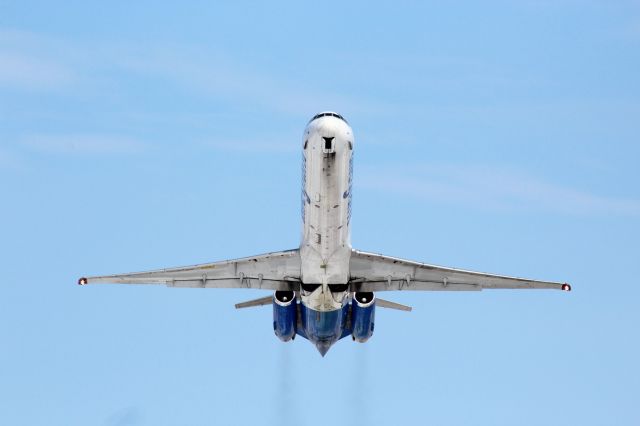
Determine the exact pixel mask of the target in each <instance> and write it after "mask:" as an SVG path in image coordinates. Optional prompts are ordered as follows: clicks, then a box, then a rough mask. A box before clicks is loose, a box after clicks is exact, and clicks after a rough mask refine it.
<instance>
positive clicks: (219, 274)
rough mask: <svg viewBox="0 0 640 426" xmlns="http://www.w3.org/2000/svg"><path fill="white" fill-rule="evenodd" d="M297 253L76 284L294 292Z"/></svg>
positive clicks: (91, 279)
mask: <svg viewBox="0 0 640 426" xmlns="http://www.w3.org/2000/svg"><path fill="white" fill-rule="evenodd" d="M299 281H300V253H299V251H298V250H288V251H281V252H274V253H266V254H261V255H258V256H252V257H245V258H242V259H232V260H223V261H220V262H213V263H203V264H200V265H193V266H184V267H179V268H170V269H158V270H155V271H146V272H133V273H128V274H116V275H103V276H93V277H83V278H80V279H79V280H78V284H80V285H85V284H101V283H113V284H164V285H166V286H168V287H190V288H251V289H263V290H295V289H297V288H298V284H299Z"/></svg>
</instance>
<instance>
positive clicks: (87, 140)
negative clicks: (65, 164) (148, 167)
mask: <svg viewBox="0 0 640 426" xmlns="http://www.w3.org/2000/svg"><path fill="white" fill-rule="evenodd" d="M22 142H23V144H24V145H25V146H27V147H29V148H32V149H35V150H38V151H43V152H51V153H59V154H88V155H98V154H139V153H141V152H143V151H145V150H147V148H148V144H147V143H146V142H142V141H139V140H136V139H132V138H129V137H124V136H114V135H99V134H69V135H42V134H41V135H30V136H28V137H25V138H24V139H23V141H22Z"/></svg>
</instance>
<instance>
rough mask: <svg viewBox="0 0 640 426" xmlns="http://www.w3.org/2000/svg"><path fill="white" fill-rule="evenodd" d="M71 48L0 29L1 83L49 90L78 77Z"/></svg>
mask: <svg viewBox="0 0 640 426" xmlns="http://www.w3.org/2000/svg"><path fill="white" fill-rule="evenodd" d="M71 50H72V49H71V47H70V46H69V47H67V46H63V45H61V44H60V43H58V42H55V41H54V40H52V39H46V38H43V37H39V36H37V35H35V34H32V33H28V32H23V31H15V30H7V29H0V86H3V87H8V88H12V89H26V90H52V89H57V88H65V87H68V86H69V84H71V83H72V82H74V81H75V80H77V78H78V75H77V72H76V71H75V70H74V68H73V64H71V63H70V61H69V53H70V51H71Z"/></svg>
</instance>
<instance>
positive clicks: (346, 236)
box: [78, 112, 571, 357]
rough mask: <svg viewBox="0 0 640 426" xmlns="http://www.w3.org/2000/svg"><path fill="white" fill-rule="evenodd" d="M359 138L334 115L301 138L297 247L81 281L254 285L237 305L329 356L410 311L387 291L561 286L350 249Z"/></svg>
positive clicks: (319, 118)
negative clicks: (385, 312)
mask: <svg viewBox="0 0 640 426" xmlns="http://www.w3.org/2000/svg"><path fill="white" fill-rule="evenodd" d="M354 147H355V143H354V137H353V131H352V129H351V127H350V125H349V124H348V123H347V120H345V119H344V117H342V116H341V115H340V114H337V113H335V112H321V113H319V114H316V115H315V116H314V117H313V118H312V119H311V120H310V121H309V123H308V124H307V126H306V128H305V130H304V134H303V138H302V153H303V156H302V191H301V204H302V238H301V243H300V247H299V248H297V249H293V250H287V251H281V252H273V253H266V254H261V255H257V256H251V257H245V258H241V259H233V260H224V261H219V262H213V263H205V264H199V265H194V266H186V267H179V268H171V269H158V270H153V271H147V272H136V273H128V274H117V275H106V276H93V277H82V278H80V279H79V280H78V284H80V285H85V284H93V283H119V284H165V285H166V286H168V287H190V288H248V289H259V290H270V291H272V292H273V294H272V295H269V296H267V297H262V298H259V299H255V300H251V301H248V302H243V303H239V304H237V305H236V308H238V309H240V308H248V307H254V306H263V305H272V307H273V330H274V332H275V335H276V336H277V337H278V338H279V339H280V340H282V341H283V342H288V341H291V340H294V339H295V337H296V336H301V337H303V338H305V339H307V340H309V341H310V342H311V343H313V344H314V345H315V347H316V348H317V349H318V351H319V352H320V354H321V355H322V356H323V357H324V356H325V354H326V353H327V351H328V350H329V348H331V346H332V345H333V344H334V343H336V342H337V341H338V340H340V339H342V338H344V337H347V336H351V338H352V340H354V341H356V342H361V343H364V342H366V341H367V340H369V338H371V336H372V335H373V330H374V324H375V310H376V306H379V307H381V308H390V309H397V310H402V311H410V310H411V307H409V306H405V305H401V304H399V303H394V302H390V301H387V300H384V299H380V298H378V297H377V293H378V292H384V291H479V290H484V289H557V290H564V291H571V286H570V285H569V284H568V283H561V282H554V281H539V280H532V279H525V278H516V277H509V276H502V275H494V274H487V273H482V272H473V271H467V270H463V269H457V268H447V267H442V266H436V265H431V264H427V263H420V262H413V261H409V260H404V259H399V258H395V257H389V256H384V255H381V254H375V253H368V252H365V251H360V250H355V249H352V247H351V200H352V184H353V151H354Z"/></svg>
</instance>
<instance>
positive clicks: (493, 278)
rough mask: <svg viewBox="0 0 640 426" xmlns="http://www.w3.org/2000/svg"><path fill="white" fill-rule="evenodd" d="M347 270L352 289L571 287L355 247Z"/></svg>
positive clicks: (428, 289) (451, 289) (569, 289)
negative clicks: (443, 265) (365, 250)
mask: <svg viewBox="0 0 640 426" xmlns="http://www.w3.org/2000/svg"><path fill="white" fill-rule="evenodd" d="M350 270H351V283H352V289H353V291H384V290H419V291H438V290H445V291H474V290H475V291H478V290H483V289H489V288H491V289H494V288H505V289H531V288H542V289H555V290H565V291H571V286H570V285H569V284H567V283H561V282H555V281H539V280H530V279H526V278H516V277H507V276H503V275H494V274H486V273H484V272H472V271H465V270H463V269H455V268H445V267H442V266H436V265H429V264H426V263H419V262H412V261H409V260H403V259H398V258H395V257H389V256H383V255H380V254H374V253H366V252H363V251H358V250H353V251H352V252H351V263H350Z"/></svg>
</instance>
